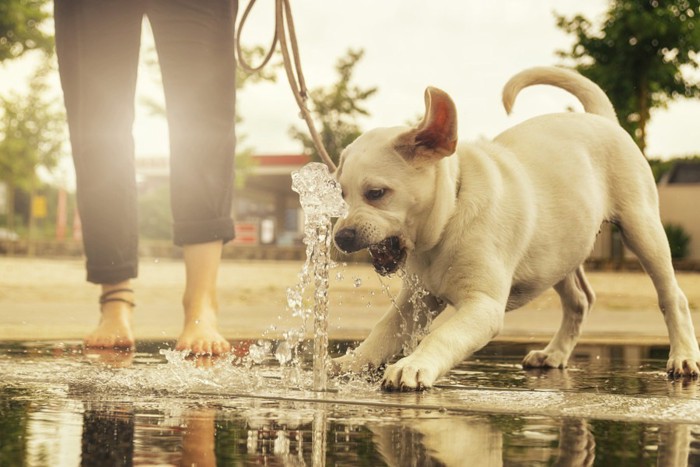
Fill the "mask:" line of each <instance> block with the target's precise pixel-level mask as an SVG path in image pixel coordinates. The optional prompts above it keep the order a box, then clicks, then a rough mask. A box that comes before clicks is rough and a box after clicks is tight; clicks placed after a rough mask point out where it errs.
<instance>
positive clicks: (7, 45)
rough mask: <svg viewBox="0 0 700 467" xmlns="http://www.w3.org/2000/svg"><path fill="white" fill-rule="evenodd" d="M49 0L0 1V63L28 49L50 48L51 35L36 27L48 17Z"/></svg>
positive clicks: (50, 49) (48, 50)
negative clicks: (47, 6)
mask: <svg viewBox="0 0 700 467" xmlns="http://www.w3.org/2000/svg"><path fill="white" fill-rule="evenodd" d="M48 3H49V0H2V1H0V62H2V61H4V60H7V59H12V58H17V57H19V56H20V55H22V54H23V53H25V52H26V51H28V50H32V49H42V50H44V51H46V52H51V51H52V50H53V37H52V36H51V35H50V34H46V33H45V32H43V31H42V30H41V29H40V26H41V24H42V23H43V22H44V21H46V19H48V18H50V17H51V14H50V13H49V11H48V8H46V5H47V4H48Z"/></svg>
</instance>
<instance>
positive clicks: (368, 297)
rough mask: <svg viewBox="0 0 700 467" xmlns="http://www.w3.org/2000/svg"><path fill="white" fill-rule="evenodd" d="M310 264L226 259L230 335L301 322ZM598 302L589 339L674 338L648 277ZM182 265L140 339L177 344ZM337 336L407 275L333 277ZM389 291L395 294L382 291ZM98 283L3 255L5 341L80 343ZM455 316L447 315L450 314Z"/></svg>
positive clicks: (347, 270)
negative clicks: (298, 293)
mask: <svg viewBox="0 0 700 467" xmlns="http://www.w3.org/2000/svg"><path fill="white" fill-rule="evenodd" d="M301 266H302V263H301V262H225V263H224V264H223V266H222V269H221V274H220V280H219V284H220V297H219V298H220V308H221V313H220V327H221V330H222V333H223V334H224V336H225V337H227V338H229V339H234V338H252V337H260V336H267V337H270V338H274V337H278V336H279V335H280V334H281V333H282V332H284V331H285V330H287V329H290V328H293V327H297V326H299V325H300V323H301V322H300V320H299V319H297V318H294V317H292V316H291V314H290V312H289V311H287V310H286V306H285V304H286V289H287V288H288V287H291V286H293V285H294V284H296V282H297V277H298V274H299V272H300V270H301ZM588 277H589V280H590V282H591V284H592V286H593V289H594V290H595V292H596V294H597V297H598V301H597V303H596V306H595V308H594V310H593V313H592V315H591V316H590V318H589V319H588V321H587V322H586V323H585V325H584V335H583V340H584V341H589V342H598V341H607V342H633V343H665V342H667V333H666V328H665V326H664V322H663V317H662V315H661V313H660V312H659V311H658V308H657V305H656V295H655V291H654V289H653V287H652V284H651V281H650V279H649V278H648V276H646V275H645V274H643V273H611V272H590V273H588ZM678 280H679V283H680V285H681V288H682V289H683V290H684V291H685V293H686V295H687V296H688V300H689V301H690V304H691V311H692V315H693V320H694V322H695V327H696V330H698V329H700V274H697V273H679V274H678ZM183 281H184V269H183V265H182V263H181V262H179V261H172V260H160V261H159V260H154V259H150V260H144V261H143V262H142V263H141V270H140V276H139V278H138V279H137V281H136V282H135V288H136V290H137V302H138V305H137V308H136V310H135V314H134V325H135V333H136V338H137V339H161V338H162V339H164V340H170V339H175V338H176V337H177V336H178V334H179V332H180V330H181V326H182V320H183V315H182V310H181V307H180V296H181V291H182V287H183ZM330 284H331V291H330V318H329V333H330V336H331V338H335V339H361V338H363V337H364V336H366V335H367V333H368V332H369V330H370V329H371V327H372V326H373V324H374V323H375V322H376V321H377V320H378V319H379V317H380V316H381V315H382V314H383V313H384V311H385V310H386V309H387V307H388V306H389V305H390V301H391V298H390V295H396V294H397V293H398V290H399V284H400V280H399V279H398V278H391V279H381V280H380V278H379V277H378V276H377V275H376V274H375V273H374V272H373V270H372V269H371V267H370V266H369V265H365V264H351V265H348V266H339V267H338V268H336V269H333V270H332V271H331V280H330ZM384 285H386V286H387V288H388V291H389V292H388V293H385V292H383V290H384ZM98 295H99V291H98V288H97V286H94V285H92V284H88V283H87V282H85V272H84V269H83V262H82V261H81V260H48V259H26V258H8V257H0V340H8V339H22V340H26V339H67V340H69V339H81V338H82V337H83V336H84V335H85V334H87V333H88V332H89V331H91V330H92V328H93V327H94V326H95V325H96V323H97V321H98V319H99V311H98V305H97V297H98ZM450 312H451V311H449V310H448V312H446V313H445V314H444V316H442V317H441V318H440V320H444V319H446V318H447V317H449V313H450ZM560 316H561V314H560V311H559V300H558V298H557V296H556V294H554V292H553V291H549V292H547V293H546V294H544V295H543V296H541V297H540V298H538V299H537V300H536V301H534V302H532V303H530V304H529V305H527V306H526V307H524V308H522V309H520V310H516V311H514V312H511V313H508V314H507V316H506V324H505V329H504V331H503V333H502V334H501V336H500V338H501V339H505V340H510V341H512V340H525V341H529V340H543V339H548V338H549V337H550V336H551V335H552V334H553V333H554V331H555V330H556V328H557V327H558V325H559V320H560Z"/></svg>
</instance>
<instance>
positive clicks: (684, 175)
mask: <svg viewBox="0 0 700 467" xmlns="http://www.w3.org/2000/svg"><path fill="white" fill-rule="evenodd" d="M658 188H659V208H660V211H661V220H662V221H663V223H664V224H665V225H666V224H676V225H679V226H681V227H682V228H683V230H685V232H686V233H687V234H689V235H690V252H689V255H688V259H691V260H694V261H700V161H681V162H677V163H676V164H675V165H674V166H673V167H672V168H671V170H669V171H668V173H666V174H665V175H664V177H663V178H662V179H661V181H660V182H659V185H658Z"/></svg>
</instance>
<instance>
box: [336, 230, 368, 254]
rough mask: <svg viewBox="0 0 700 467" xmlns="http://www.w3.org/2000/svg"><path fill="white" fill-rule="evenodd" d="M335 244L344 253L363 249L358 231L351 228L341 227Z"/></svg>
mask: <svg viewBox="0 0 700 467" xmlns="http://www.w3.org/2000/svg"><path fill="white" fill-rule="evenodd" d="M335 244H336V246H337V247H338V248H339V249H340V251H342V252H343V253H354V252H355V251H357V250H360V249H362V246H359V245H358V240H357V231H356V230H355V229H350V228H345V229H340V230H339V231H338V232H336V234H335Z"/></svg>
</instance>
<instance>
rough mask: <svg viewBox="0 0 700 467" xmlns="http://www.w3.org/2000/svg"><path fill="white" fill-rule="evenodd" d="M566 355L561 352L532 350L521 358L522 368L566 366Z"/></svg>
mask: <svg viewBox="0 0 700 467" xmlns="http://www.w3.org/2000/svg"><path fill="white" fill-rule="evenodd" d="M567 360H568V359H567V357H566V355H564V353H563V352H559V351H554V352H545V351H544V350H533V351H532V352H530V353H528V354H527V355H526V356H525V358H524V359H523V363H522V365H523V368H566V361H567Z"/></svg>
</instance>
